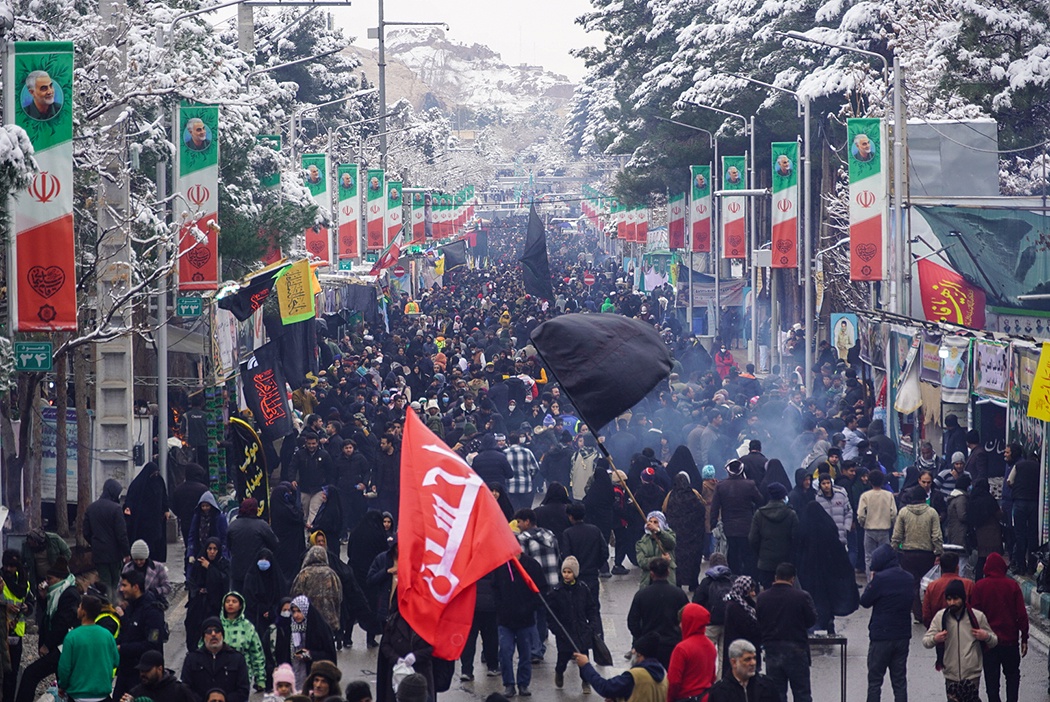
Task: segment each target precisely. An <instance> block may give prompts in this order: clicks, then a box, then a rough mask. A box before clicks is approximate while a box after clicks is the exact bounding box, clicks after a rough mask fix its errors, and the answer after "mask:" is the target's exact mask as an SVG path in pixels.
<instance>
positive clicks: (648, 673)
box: [573, 631, 667, 700]
mask: <svg viewBox="0 0 1050 702" xmlns="http://www.w3.org/2000/svg"><path fill="white" fill-rule="evenodd" d="M659 652H660V635H659V634H657V633H656V632H655V631H650V632H649V633H647V634H642V635H641V636H639V637H638V638H637V639H635V640H634V651H633V652H632V655H631V669H630V670H628V671H627V672H625V673H620V674H619V675H617V676H616V677H614V678H609V679H608V680H606V679H605V678H603V677H602V676H601V675H599V674H598V671H596V670H595V669H594V666H593V665H591V662H590V661H589V660H587V656H585V655H584V654H582V653H574V654H573V658H574V659H575V660H576V665H578V666H580V677H582V678H583V679H584V681H586V682H587V683H589V684H590V686H591V687H593V688H594V691H595V692H597V693H598V694H599V695H601V696H602V697H604V698H606V699H614V700H626V699H628V698H630V697H631V696H632V695H634V694H635V690H636V689H637V691H638V697H637V699H650V700H665V699H667V671H665V670H664V667H663V664H661V663H660V661H659V660H657V658H656V656H657V655H658V654H659Z"/></svg>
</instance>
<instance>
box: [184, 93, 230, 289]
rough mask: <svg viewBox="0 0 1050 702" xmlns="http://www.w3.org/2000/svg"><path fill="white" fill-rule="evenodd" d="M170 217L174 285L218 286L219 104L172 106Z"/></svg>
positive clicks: (185, 103)
mask: <svg viewBox="0 0 1050 702" xmlns="http://www.w3.org/2000/svg"><path fill="white" fill-rule="evenodd" d="M175 124H176V125H178V130H179V131H178V134H176V140H177V142H178V146H179V148H178V150H177V151H176V154H177V157H176V164H175V173H176V184H175V191H176V193H177V194H178V195H177V197H176V198H175V205H174V210H175V219H176V221H178V222H180V223H181V224H182V227H181V229H180V230H179V290H215V289H216V288H218V286H219V270H220V266H219V227H218V223H217V220H218V216H219V108H218V107H217V106H208V105H195V104H193V103H191V102H187V101H183V102H182V103H181V104H180V105H179V107H178V110H177V117H176V120H175Z"/></svg>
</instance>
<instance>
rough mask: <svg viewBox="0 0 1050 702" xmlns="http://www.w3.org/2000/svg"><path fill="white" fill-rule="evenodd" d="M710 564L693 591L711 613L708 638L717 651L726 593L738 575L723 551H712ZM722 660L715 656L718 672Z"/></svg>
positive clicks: (722, 628)
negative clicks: (730, 568)
mask: <svg viewBox="0 0 1050 702" xmlns="http://www.w3.org/2000/svg"><path fill="white" fill-rule="evenodd" d="M708 565H710V568H708V569H707V571H706V572H705V573H704V578H703V580H701V581H700V587H698V588H696V592H694V593H693V603H694V604H698V605H700V606H701V607H704V608H705V609H706V610H707V611H708V612H709V613H710V615H711V623H710V624H708V625H707V631H706V634H707V638H709V639H711V643H713V644H714V645H715V650H716V651H721V650H722V648H723V646H722V637H723V635H724V632H725V623H726V595H728V594H729V591H730V590H732V589H733V581H734V580H735V579H736V576H735V575H733V571H731V570H729V565H728V561H726V557H725V554H723V553H712V554H711V559H710V560H709V561H708ZM721 662H722V657H721V656H715V673H716V674H718V673H719V667H720V664H721Z"/></svg>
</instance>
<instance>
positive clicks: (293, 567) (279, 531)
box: [270, 482, 306, 590]
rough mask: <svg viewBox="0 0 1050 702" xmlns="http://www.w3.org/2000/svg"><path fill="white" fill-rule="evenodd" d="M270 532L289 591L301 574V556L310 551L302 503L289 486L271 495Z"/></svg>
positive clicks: (281, 486) (277, 487) (282, 485)
mask: <svg viewBox="0 0 1050 702" xmlns="http://www.w3.org/2000/svg"><path fill="white" fill-rule="evenodd" d="M270 528H271V529H273V534H274V536H276V537H277V543H278V544H279V545H280V548H278V549H277V552H276V554H275V558H276V560H277V569H278V571H279V572H280V573H281V577H283V578H284V581H285V584H284V589H285V590H287V589H288V585H289V584H290V582H291V578H292V577H293V576H294V574H295V573H298V572H299V564H300V563H301V562H302V561H301V559H300V558H299V554H301V553H302V552H303V550H304V549H305V548H306V539H305V537H304V535H303V506H302V501H301V500H300V499H299V495H298V494H297V492H296V489H295V488H294V487H292V484H291V483H289V482H280V483H278V484H277V485H275V486H274V488H273V490H271V491H270Z"/></svg>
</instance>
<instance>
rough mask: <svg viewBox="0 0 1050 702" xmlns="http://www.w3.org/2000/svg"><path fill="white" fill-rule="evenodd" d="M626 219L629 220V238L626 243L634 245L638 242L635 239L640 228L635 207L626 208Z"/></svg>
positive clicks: (624, 214)
mask: <svg viewBox="0 0 1050 702" xmlns="http://www.w3.org/2000/svg"><path fill="white" fill-rule="evenodd" d="M623 216H624V219H626V220H627V238H626V239H624V241H627V242H630V243H632V244H633V243H634V242H635V241H637V239H636V238H635V231H636V229H637V227H638V213H637V209H636V208H634V207H625V208H624V213H623Z"/></svg>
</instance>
